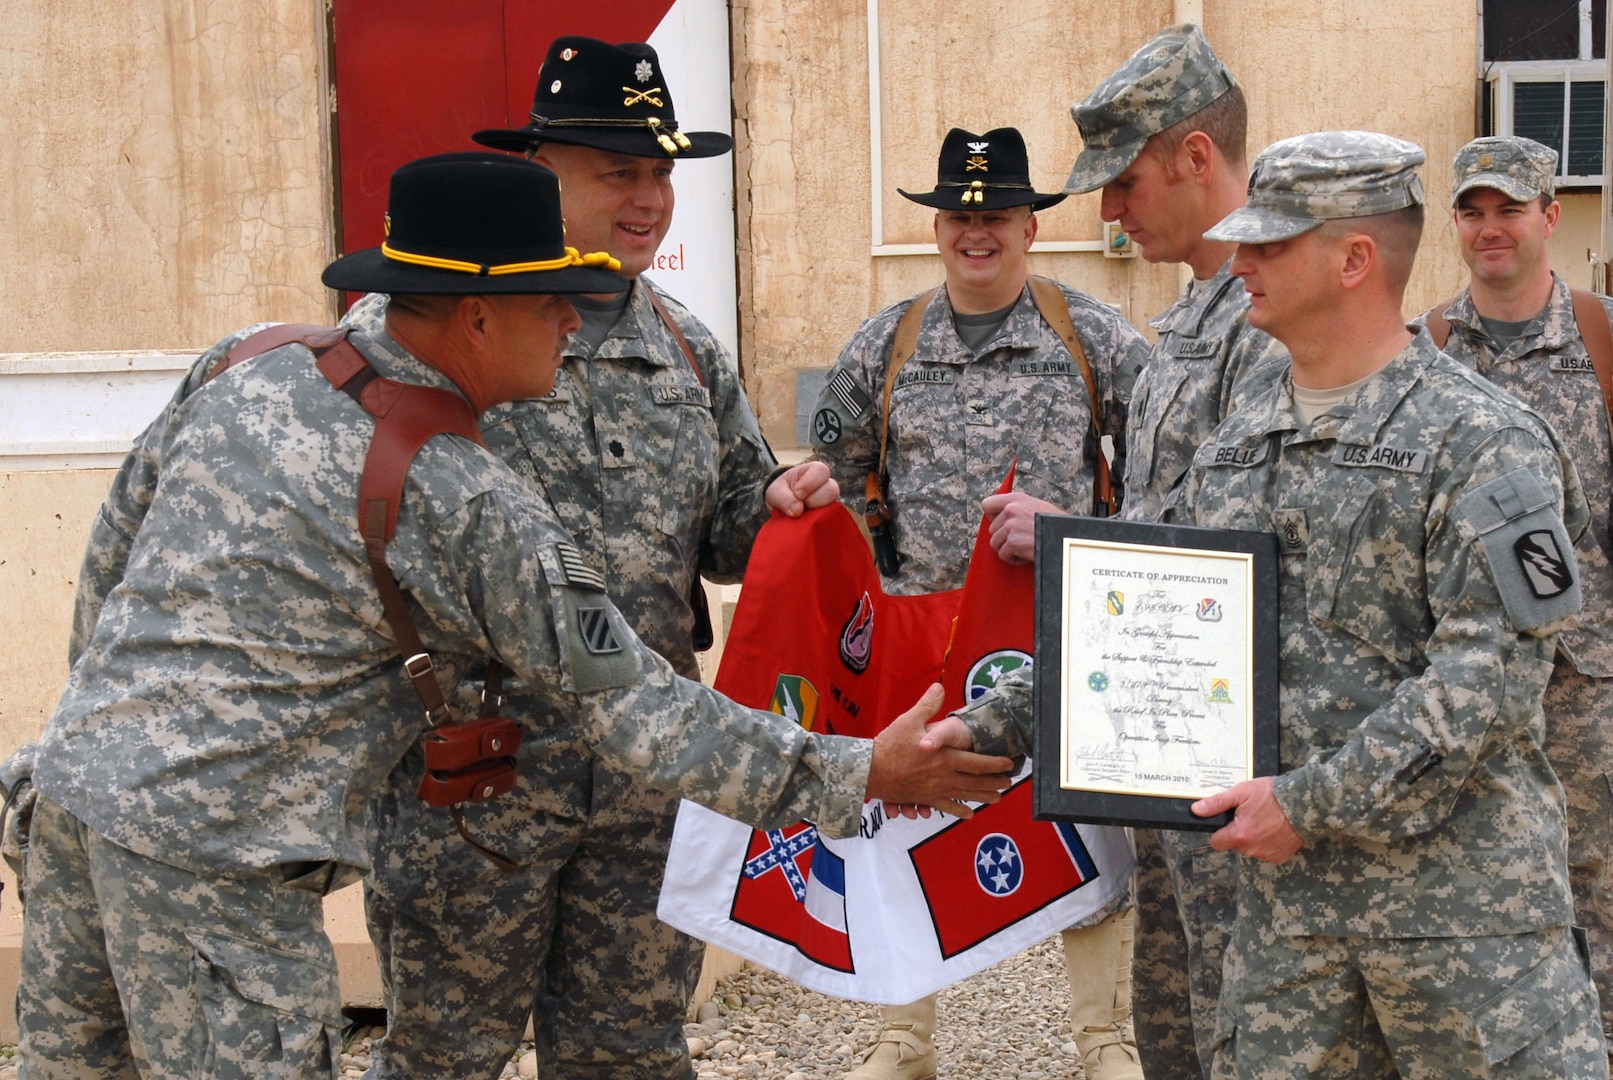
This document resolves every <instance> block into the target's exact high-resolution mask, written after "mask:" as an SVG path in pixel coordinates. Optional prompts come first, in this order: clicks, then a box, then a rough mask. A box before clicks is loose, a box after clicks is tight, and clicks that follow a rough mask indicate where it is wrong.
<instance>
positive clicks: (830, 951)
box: [659, 473, 1133, 1005]
mask: <svg viewBox="0 0 1613 1080" xmlns="http://www.w3.org/2000/svg"><path fill="white" fill-rule="evenodd" d="M1012 482H1013V474H1012V473H1010V474H1009V478H1008V479H1007V480H1006V481H1004V484H1003V488H1002V490H1005V491H1006V490H1010V489H1011V487H1012ZM988 535H989V534H988V532H987V527H986V525H985V524H984V523H983V524H982V526H981V530H980V534H979V536H978V537H977V539H976V543H975V552H974V556H973V558H972V560H971V562H970V567H969V575H968V579H967V581H966V582H965V584H964V587H963V588H962V589H958V590H953V591H951V592H945V593H932V594H929V595H925V596H886V595H885V594H884V593H883V592H882V591H881V589H880V581H879V574H878V571H877V570H876V569H875V568H874V564H873V559H872V557H871V556H870V554H869V551H868V546H867V543H866V541H864V539H863V537H862V534H861V533H860V532H859V531H858V529H857V526H856V523H855V522H854V521H853V520H852V517H851V515H850V513H849V512H847V511H846V510H845V508H844V507H842V506H838V505H836V506H832V507H828V508H825V509H823V510H819V511H814V512H811V513H808V514H805V515H803V516H802V517H800V518H797V519H789V518H782V517H781V518H774V519H772V520H771V521H769V522H768V524H767V525H766V526H764V527H763V529H762V531H761V534H760V536H758V538H757V541H756V546H755V547H754V548H753V549H752V552H751V558H750V564H749V568H748V570H747V572H746V578H745V588H744V589H743V591H742V592H741V594H740V601H739V605H738V608H737V610H736V611H735V613H734V621H733V626H732V629H731V630H730V632H729V638H728V642H727V644H726V646H725V648H724V652H723V663H722V668H721V670H720V671H719V672H718V675H717V683H716V685H717V688H718V689H719V690H721V691H722V692H723V693H725V694H727V695H728V696H730V697H732V698H733V699H734V700H736V701H739V702H743V703H744V704H747V705H751V706H753V707H755V708H763V709H771V710H772V711H773V712H776V713H779V714H780V715H782V716H787V717H789V718H790V719H791V720H793V721H795V722H796V723H799V724H801V725H802V726H803V727H806V728H808V729H809V730H812V731H823V732H831V733H835V734H844V735H856V736H862V737H872V736H873V735H875V734H877V732H878V730H879V728H880V727H882V726H883V725H884V724H885V723H886V722H889V721H890V720H892V719H894V718H895V717H896V716H897V714H899V713H901V712H903V711H905V710H906V709H907V708H908V707H910V706H911V705H912V704H913V703H914V702H915V701H917V700H918V698H919V696H920V695H921V694H922V693H923V692H924V689H925V688H926V687H927V686H929V684H930V683H932V682H936V681H940V682H941V683H942V684H943V686H944V687H945V688H946V705H945V706H944V708H945V709H948V710H950V709H953V708H957V707H959V706H961V705H962V704H964V703H965V702H966V701H969V700H973V699H974V698H976V697H979V696H980V695H981V694H984V693H986V692H987V691H989V690H990V688H991V687H992V686H994V685H996V683H997V682H998V681H999V680H1001V679H1003V678H1004V677H1006V676H1007V675H1008V674H1009V673H1011V672H1013V671H1014V670H1016V669H1018V668H1021V667H1025V666H1028V665H1029V664H1030V663H1031V651H1032V645H1033V641H1034V636H1033V629H1032V617H1033V608H1034V596H1035V589H1034V576H1033V574H1032V571H1031V568H1030V567H1028V566H1009V565H1008V564H1006V563H1004V562H1003V561H1002V560H1001V559H999V558H997V556H996V553H995V552H993V551H992V550H991V545H990V543H989V540H988V539H987V537H988ZM1029 769H1030V766H1029V763H1028V762H1027V763H1026V766H1025V769H1024V770H1023V771H1022V772H1021V773H1020V776H1019V777H1018V778H1017V780H1016V783H1015V786H1014V787H1013V788H1012V789H1011V791H1010V792H1009V793H1008V794H1007V795H1005V796H1004V798H1003V800H1002V801H1001V802H999V803H997V804H996V805H994V806H990V807H985V808H983V809H981V810H980V811H978V812H977V813H976V815H975V816H974V817H973V818H972V819H970V820H969V821H959V820H957V819H954V818H951V817H948V816H946V815H944V814H940V813H936V814H933V815H932V816H931V817H930V818H928V819H919V820H917V821H910V820H907V819H905V818H898V819H895V820H886V819H885V817H884V815H883V812H882V810H881V807H880V806H879V804H877V803H869V804H868V805H867V806H866V807H865V808H864V810H863V822H862V830H861V832H862V835H861V836H859V837H856V838H852V839H846V840H831V839H827V838H825V837H822V836H819V835H818V834H817V830H816V829H814V828H813V827H812V825H811V823H809V822H800V823H797V824H795V825H792V826H790V827H788V828H785V829H777V830H770V831H763V830H757V829H751V828H750V827H748V826H746V825H742V824H740V823H738V822H735V821H732V820H730V819H728V818H725V817H722V816H721V815H719V814H714V813H712V812H711V811H709V810H705V809H703V808H701V807H698V806H696V805H694V804H693V803H688V802H685V803H684V804H683V806H682V808H681V809H680V810H679V812H678V821H677V826H676V831H675V832H674V835H673V840H672V850H671V853H670V855H669V856H668V859H667V869H666V876H665V879H664V881H663V885H662V890H661V901H660V907H659V915H660V917H661V919H662V920H663V921H665V922H667V923H670V924H671V925H673V926H675V927H677V928H678V929H680V930H683V931H684V932H685V933H689V934H692V935H694V936H695V937H699V938H702V939H704V940H706V941H710V942H712V943H714V944H717V945H720V946H722V947H723V948H726V949H728V950H730V951H732V952H736V953H738V954H740V955H741V956H744V957H746V958H747V959H750V960H754V961H756V962H757V963H759V964H762V965H764V966H766V967H769V968H772V969H773V970H775V971H779V972H781V973H783V974H785V975H788V976H790V977H791V978H793V979H795V980H796V981H797V982H799V983H801V984H802V985H803V986H806V987H809V988H811V989H813V990H817V991H820V992H822V993H827V994H835V995H838V996H841V997H847V998H853V999H857V1000H861V1001H874V1002H879V1003H882V1004H892V1005H898V1004H905V1003H907V1002H909V1001H914V1000H917V999H918V998H921V997H923V996H925V995H926V994H930V993H933V992H935V991H936V990H939V989H941V988H943V987H945V986H949V985H951V984H952V983H954V982H957V981H958V980H959V979H962V978H966V977H967V976H969V975H972V974H974V973H976V972H978V971H981V970H983V969H985V968H986V967H989V966H990V965H992V964H994V963H996V962H997V961H998V960H1001V959H1004V958H1006V957H1008V956H1012V955H1013V954H1014V953H1016V952H1019V951H1021V950H1023V949H1025V948H1028V947H1029V946H1031V945H1033V944H1035V943H1037V942H1039V941H1041V940H1043V939H1044V938H1046V937H1048V936H1049V935H1051V934H1053V933H1056V932H1057V931H1059V930H1063V929H1065V928H1066V927H1068V926H1071V925H1073V924H1075V923H1077V922H1079V921H1080V920H1081V919H1083V918H1085V917H1087V916H1089V915H1092V914H1094V913H1096V912H1098V911H1100V910H1102V909H1103V908H1105V907H1107V906H1109V905H1111V904H1112V903H1113V902H1114V901H1115V900H1116V898H1117V897H1119V896H1120V895H1121V894H1122V893H1123V892H1124V891H1125V888H1126V884H1127V882H1128V880H1129V879H1130V877H1131V870H1132V866H1133V857H1132V852H1131V844H1130V841H1129V840H1128V839H1127V838H1126V835H1125V832H1124V830H1122V829H1115V828H1107V827H1104V826H1096V825H1084V824H1083V825H1057V824H1053V823H1050V822H1039V821H1036V820H1034V819H1032V817H1031V798H1030V795H1031V791H1030V784H1031V782H1030V779H1029Z"/></svg>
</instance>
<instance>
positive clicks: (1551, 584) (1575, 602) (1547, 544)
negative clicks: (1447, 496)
mask: <svg viewBox="0 0 1613 1080" xmlns="http://www.w3.org/2000/svg"><path fill="white" fill-rule="evenodd" d="M1456 514H1457V516H1458V517H1459V518H1461V519H1463V520H1465V521H1466V522H1467V523H1468V524H1469V525H1471V526H1472V527H1473V530H1474V531H1475V532H1476V533H1477V534H1478V539H1479V549H1480V550H1481V551H1482V552H1483V553H1484V561H1485V562H1486V563H1487V564H1489V567H1490V575H1491V577H1493V578H1494V579H1495V586H1496V589H1497V591H1499V592H1500V594H1501V604H1502V606H1503V607H1504V608H1505V609H1506V612H1507V617H1508V618H1509V619H1511V620H1512V624H1513V626H1515V627H1517V628H1518V629H1520V630H1533V629H1535V628H1536V627H1540V626H1544V625H1546V624H1547V623H1550V622H1554V621H1556V620H1558V619H1563V618H1567V617H1568V616H1570V615H1572V614H1574V612H1576V611H1578V610H1579V609H1580V606H1581V604H1582V603H1583V599H1582V597H1581V595H1580V586H1579V572H1578V570H1579V567H1578V563H1577V562H1576V561H1575V559H1574V545H1573V544H1572V543H1570V542H1569V539H1568V531H1567V530H1566V529H1565V528H1564V527H1563V522H1562V518H1561V517H1559V516H1558V514H1557V509H1556V506H1555V505H1554V504H1553V502H1552V498H1551V494H1550V493H1549V492H1548V491H1547V490H1546V488H1545V486H1544V485H1543V484H1542V483H1541V482H1540V480H1539V479H1538V478H1536V477H1535V475H1534V474H1533V473H1531V472H1529V471H1528V470H1527V469H1514V470H1513V471H1511V472H1509V473H1504V474H1502V475H1501V476H1498V477H1496V478H1495V479H1493V480H1488V481H1486V482H1484V483H1483V484H1480V485H1479V486H1478V487H1476V488H1474V489H1473V490H1472V491H1469V492H1468V493H1467V494H1465V495H1463V496H1462V498H1461V499H1460V500H1459V501H1458V502H1457V504H1456Z"/></svg>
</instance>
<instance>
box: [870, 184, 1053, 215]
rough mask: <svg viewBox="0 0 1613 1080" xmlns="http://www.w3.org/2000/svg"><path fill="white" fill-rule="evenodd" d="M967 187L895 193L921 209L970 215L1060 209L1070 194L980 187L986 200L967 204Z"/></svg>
mask: <svg viewBox="0 0 1613 1080" xmlns="http://www.w3.org/2000/svg"><path fill="white" fill-rule="evenodd" d="M964 191H965V189H964V188H938V189H937V190H935V191H920V192H912V191H903V190H902V189H901V188H897V189H896V194H898V195H900V196H902V198H904V199H910V200H911V201H913V202H916V203H918V204H919V205H920V206H933V207H934V208H935V209H937V210H964V211H969V212H974V211H979V210H1011V209H1013V208H1014V207H1016V206H1028V207H1030V208H1031V209H1032V210H1046V209H1047V208H1048V207H1049V206H1057V205H1058V204H1059V203H1061V202H1063V201H1064V200H1065V199H1067V198H1069V196H1068V195H1066V194H1064V193H1063V192H1062V191H1060V192H1045V191H1020V190H1015V189H1013V188H981V189H980V194H981V196H982V197H983V199H982V201H981V202H975V201H974V199H973V198H972V197H971V198H970V200H969V202H968V203H967V204H965V203H964V201H963V193H964Z"/></svg>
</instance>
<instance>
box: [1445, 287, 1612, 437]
mask: <svg viewBox="0 0 1613 1080" xmlns="http://www.w3.org/2000/svg"><path fill="white" fill-rule="evenodd" d="M1569 294H1570V295H1571V296H1572V297H1573V302H1574V325H1575V326H1576V327H1578V328H1579V337H1580V340H1581V341H1583V342H1584V343H1585V352H1586V353H1587V354H1588V355H1589V356H1590V358H1591V367H1592V368H1594V369H1595V370H1596V382H1597V384H1598V385H1599V386H1601V388H1602V403H1603V405H1605V406H1606V407H1607V412H1608V417H1609V420H1610V422H1613V324H1610V323H1609V321H1608V315H1607V308H1605V307H1603V306H1602V298H1601V297H1600V296H1598V295H1597V294H1596V293H1593V292H1588V291H1586V290H1584V289H1570V290H1569ZM1455 302H1456V301H1454V300H1447V301H1445V302H1444V303H1443V304H1439V305H1437V306H1435V307H1432V308H1430V309H1429V311H1428V317H1427V318H1428V336H1429V337H1431V338H1433V339H1434V344H1435V345H1437V346H1439V347H1440V348H1441V349H1443V348H1444V347H1445V343H1446V342H1447V341H1449V340H1450V339H1451V323H1450V320H1449V319H1447V318H1446V317H1445V313H1446V312H1447V311H1449V310H1450V309H1451V305H1452V304H1453V303H1455Z"/></svg>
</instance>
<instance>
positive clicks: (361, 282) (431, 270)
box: [319, 247, 632, 296]
mask: <svg viewBox="0 0 1613 1080" xmlns="http://www.w3.org/2000/svg"><path fill="white" fill-rule="evenodd" d="M319 280H320V281H322V282H324V283H325V284H326V285H327V286H328V287H330V288H332V289H345V290H347V291H348V292H384V293H402V294H405V295H407V294H411V293H412V294H417V295H425V296H493V295H507V296H541V295H544V294H548V293H559V294H572V293H619V292H625V291H626V290H627V289H628V288H630V287H631V285H632V283H631V282H630V281H628V280H627V279H626V278H624V277H623V276H622V275H620V274H617V273H613V272H611V271H609V270H600V269H597V268H595V267H591V266H567V267H562V268H561V269H558V270H532V271H528V272H527V273H524V274H498V275H486V276H484V275H479V274H466V273H462V272H460V271H457V270H439V269H437V268H435V267H431V266H415V265H412V264H410V263H400V262H398V261H396V260H395V259H389V258H387V257H386V256H385V255H383V254H381V249H380V248H378V247H375V248H366V249H365V250H363V251H355V252H353V254H351V255H343V256H342V257H341V258H339V259H337V260H336V261H335V262H333V263H331V264H330V265H329V266H327V267H325V272H324V273H323V274H321V275H320V276H319Z"/></svg>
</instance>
